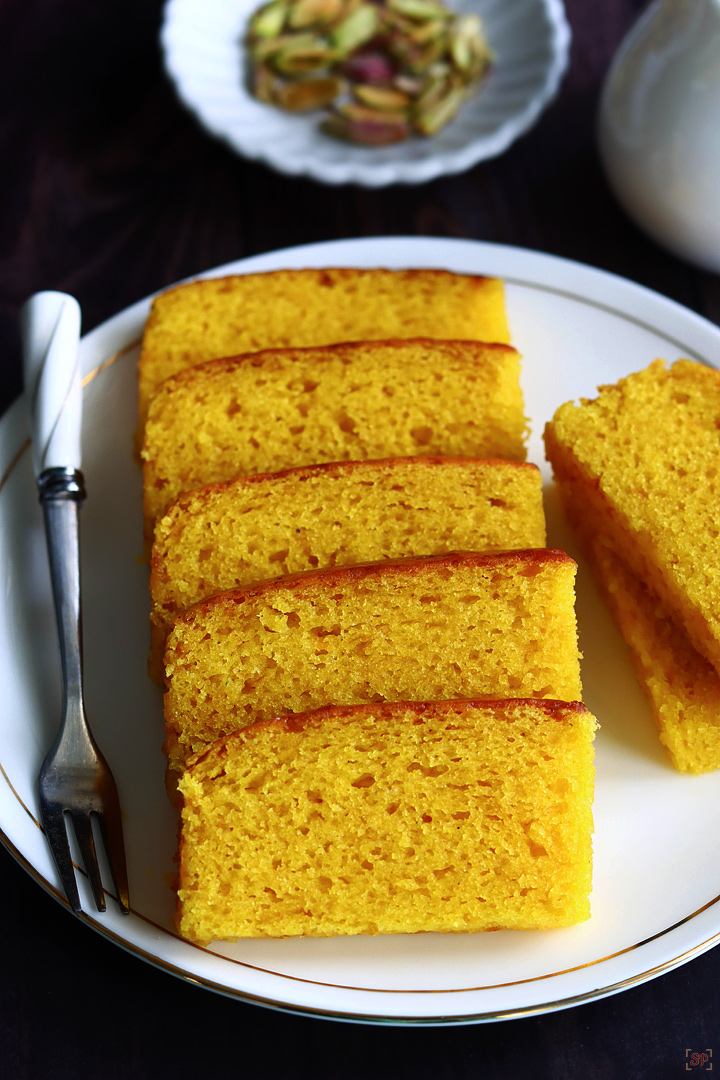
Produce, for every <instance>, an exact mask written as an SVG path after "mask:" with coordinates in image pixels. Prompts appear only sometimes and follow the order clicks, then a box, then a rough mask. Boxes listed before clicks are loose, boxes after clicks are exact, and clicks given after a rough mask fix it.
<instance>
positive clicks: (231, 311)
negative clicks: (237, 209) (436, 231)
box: [139, 269, 509, 430]
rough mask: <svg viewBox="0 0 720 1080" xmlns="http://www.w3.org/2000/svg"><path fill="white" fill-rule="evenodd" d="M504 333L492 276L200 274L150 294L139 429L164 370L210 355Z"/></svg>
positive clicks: (499, 291) (503, 338) (487, 337)
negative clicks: (204, 276) (200, 278)
mask: <svg viewBox="0 0 720 1080" xmlns="http://www.w3.org/2000/svg"><path fill="white" fill-rule="evenodd" d="M413 337H431V338H434V337H439V338H467V339H472V340H476V341H500V342H507V341H509V336H508V327H507V319H506V317H505V303H504V298H503V286H502V282H500V281H497V280H496V279H494V278H484V277H476V276H473V275H468V274H452V273H449V272H448V271H446V270H375V269H373V270H356V269H327V270H326V269H319V270H318V269H307V270H278V271H275V272H274V273H268V274H246V275H239V276H236V277H225V278H209V279H207V280H203V281H193V282H191V283H190V284H188V285H180V286H178V287H177V288H174V289H169V290H168V291H167V292H164V293H162V294H161V295H160V296H158V297H156V299H155V300H154V302H153V305H152V310H151V312H150V317H149V318H148V321H147V325H146V327H145V334H144V336H143V344H142V354H141V357H140V372H139V375H140V429H141V430H142V427H143V424H144V421H145V415H146V413H147V407H148V403H149V401H150V398H151V397H152V395H153V394H154V393H155V391H156V389H157V387H158V386H159V384H160V383H161V382H162V381H163V380H164V379H167V378H168V377H169V376H170V375H174V374H175V373H176V372H178V371H181V370H182V369H183V368H186V367H189V366H191V365H193V364H199V363H202V362H203V361H205V360H214V359H216V358H217V357H219V356H235V355H237V354H239V353H245V352H256V351H257V350H259V349H269V348H284V347H286V346H301V347H302V346H307V345H332V344H336V343H337V342H340V341H373V340H376V339H381V338H413Z"/></svg>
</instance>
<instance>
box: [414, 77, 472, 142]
mask: <svg viewBox="0 0 720 1080" xmlns="http://www.w3.org/2000/svg"><path fill="white" fill-rule="evenodd" d="M465 96H466V92H465V87H464V86H456V87H453V88H452V89H450V90H448V91H447V93H445V94H444V95H443V96H442V97H440V99H439V100H438V101H436V102H435V103H434V104H432V105H430V106H429V107H428V108H425V109H418V111H417V112H416V113H415V116H414V117H413V127H414V128H415V130H416V131H417V132H419V133H420V134H421V135H437V133H438V131H440V129H441V128H444V127H445V125H446V124H448V123H449V122H450V121H451V120H452V119H453V117H454V116H455V115H456V114H457V112H458V110H459V108H460V106H461V105H462V103H463V101H464V100H465Z"/></svg>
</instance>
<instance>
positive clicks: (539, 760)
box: [178, 700, 595, 943]
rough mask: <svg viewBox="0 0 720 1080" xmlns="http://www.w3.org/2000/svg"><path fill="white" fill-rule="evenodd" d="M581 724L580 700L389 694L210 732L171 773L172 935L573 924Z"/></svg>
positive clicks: (583, 877) (588, 765) (584, 891)
mask: <svg viewBox="0 0 720 1080" xmlns="http://www.w3.org/2000/svg"><path fill="white" fill-rule="evenodd" d="M594 730H595V721H594V719H593V717H592V716H591V715H590V714H589V713H588V712H587V710H586V709H585V708H584V706H582V705H580V704H579V703H577V702H575V703H571V704H567V703H566V702H559V701H518V700H515V701H484V702H478V701H443V702H435V703H431V704H421V703H407V702H401V703H398V704H392V705H390V704H379V705H375V704H373V705H361V706H355V707H352V708H328V709H322V710H320V711H319V712H311V713H306V714H305V715H302V716H290V717H283V718H282V719H277V720H268V721H265V722H262V723H256V724H253V725H251V726H250V727H247V728H245V729H244V731H240V732H237V733H236V734H234V735H231V736H229V737H226V738H224V739H221V740H220V741H218V742H216V743H215V744H214V745H213V746H212V747H211V748H210V749H209V750H208V751H207V753H206V754H205V755H204V756H201V757H200V758H199V759H195V761H194V763H193V764H192V765H191V767H190V768H189V769H188V771H187V772H186V773H185V775H184V777H183V779H182V781H181V789H182V794H183V796H184V808H183V814H182V829H181V837H180V889H179V911H178V926H179V930H180V933H181V934H183V935H184V936H185V937H187V938H189V939H190V940H191V941H198V942H203V943H207V942H209V941H211V940H213V939H216V938H235V937H285V936H288V935H311V936H329V935H333V934H397V933H417V932H419V931H433V930H434V931H445V932H454V933H457V932H463V931H465V932H467V931H477V930H492V929H500V928H506V929H546V928H549V927H558V926H569V925H571V924H573V923H577V922H582V921H583V920H585V919H587V918H588V916H589V914H590V907H589V901H588V896H589V892H590V883H591V859H592V850H591V834H592V798H593V786H594V769H593V749H592V740H593V736H594Z"/></svg>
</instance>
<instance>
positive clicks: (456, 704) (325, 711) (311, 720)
mask: <svg viewBox="0 0 720 1080" xmlns="http://www.w3.org/2000/svg"><path fill="white" fill-rule="evenodd" d="M510 703H512V705H513V706H518V707H519V706H522V705H528V706H532V708H533V709H535V710H536V711H537V712H543V713H545V714H546V716H547V718H548V720H557V721H559V722H561V721H563V720H564V719H565V718H566V717H567V716H568V715H571V714H574V715H576V716H589V715H590V713H589V712H588V709H587V708H586V707H585V705H583V703H582V702H581V701H556V700H553V699H552V698H502V699H499V698H453V699H452V700H449V701H398V702H394V701H382V702H378V703H373V704H371V705H326V706H324V707H323V708H321V709H312V710H310V712H306V713H290V714H289V715H286V716H276V717H273V718H272V719H270V720H256V721H255V723H254V724H249V725H248V727H245V728H241V729H240V730H239V731H233V732H232V733H231V734H230V735H225V736H223V737H222V738H221V739H218V740H217V742H215V743H213V744H212V746H209V747H208V748H207V749H206V750H204V751H203V752H202V753H199V754H195V755H193V757H191V758H190V759H189V760H188V763H187V768H189V769H191V768H192V767H193V766H194V765H196V764H197V763H198V762H199V761H202V760H203V759H204V758H206V757H207V756H208V754H209V753H217V752H218V750H219V748H220V747H221V745H222V744H223V743H228V742H230V741H231V740H232V741H243V742H244V741H247V740H249V739H254V738H257V736H258V735H261V734H262V732H263V731H268V730H273V729H274V730H276V731H292V732H299V731H306V730H308V729H310V728H315V727H320V726H321V725H322V724H323V723H325V722H326V721H328V720H354V719H356V718H358V717H363V716H380V717H383V716H386V717H390V716H395V715H397V713H398V711H399V710H401V709H403V710H406V711H407V712H411V713H415V716H416V719H415V720H413V723H414V724H423V723H425V721H426V719H427V718H428V717H431V716H451V715H452V714H453V713H460V712H462V711H463V710H465V709H468V708H470V709H472V708H480V707H482V708H483V709H485V710H486V711H489V712H492V713H497V714H498V715H499V716H500V718H502V715H501V714H502V713H503V712H504V711H505V710H506V709H507V707H508V706H509V705H510Z"/></svg>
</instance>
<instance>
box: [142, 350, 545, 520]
mask: <svg viewBox="0 0 720 1080" xmlns="http://www.w3.org/2000/svg"><path fill="white" fill-rule="evenodd" d="M519 371H520V360H519V356H518V354H517V353H516V352H515V350H514V349H512V348H510V346H508V345H484V344H480V343H478V342H469V341H465V342H458V341H431V340H429V339H423V340H416V341H383V342H360V343H356V344H347V345H338V346H329V347H327V348H319V349H274V350H269V351H265V352H260V353H252V354H249V355H247V356H241V357H234V358H231V359H223V360H215V361H211V362H210V363H207V364H202V365H200V366H198V367H194V368H191V369H190V370H188V371H184V372H182V373H181V374H179V375H176V376H174V377H173V378H171V379H169V380H168V381H167V382H165V383H164V384H163V386H162V387H161V389H160V390H159V391H158V393H157V394H156V395H155V397H154V398H153V401H152V406H151V409H150V413H149V416H148V422H147V425H146V428H145V441H144V446H143V452H142V457H143V462H144V465H143V474H144V511H145V519H146V523H147V525H148V527H149V529H150V532H149V536H150V537H152V531H151V530H152V523H153V522H154V521H155V519H156V518H157V517H158V516H159V515H160V514H161V513H163V512H164V510H165V509H166V507H167V506H168V505H169V504H170V503H171V502H173V501H174V500H175V499H177V497H178V496H179V495H180V494H181V493H182V492H184V491H190V490H192V489H193V488H197V487H202V486H204V485H205V484H210V483H217V482H221V481H225V480H231V479H233V478H234V477H236V476H239V475H246V474H248V473H258V472H276V471H278V470H280V469H286V468H292V467H295V466H300V465H315V464H320V463H323V462H327V461H348V460H358V459H367V458H381V457H394V456H398V457H410V456H415V455H417V454H429V455H443V456H467V457H500V458H508V459H510V460H515V461H521V460H524V458H525V437H526V431H527V424H526V421H525V418H524V416H523V400H522V393H521V390H520V382H519Z"/></svg>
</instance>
